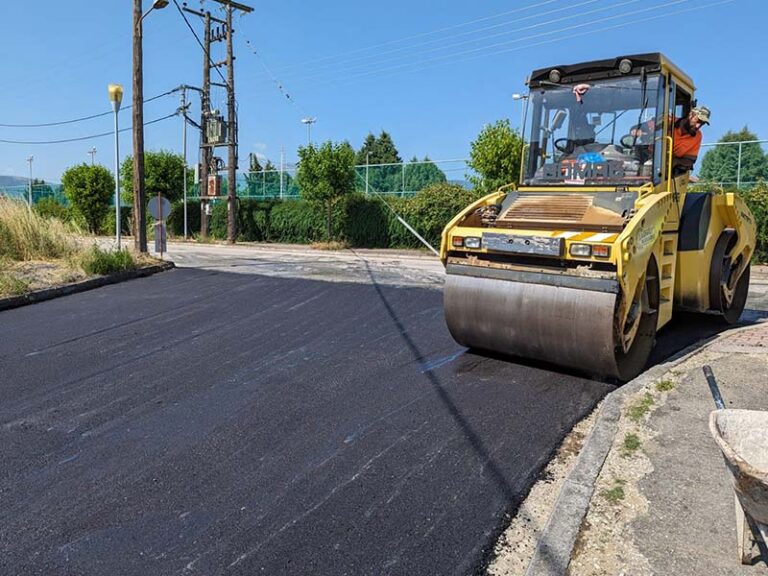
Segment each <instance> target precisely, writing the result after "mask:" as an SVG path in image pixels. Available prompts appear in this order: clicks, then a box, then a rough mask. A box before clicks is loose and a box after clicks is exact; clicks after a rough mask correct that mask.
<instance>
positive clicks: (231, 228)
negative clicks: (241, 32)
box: [227, 4, 237, 244]
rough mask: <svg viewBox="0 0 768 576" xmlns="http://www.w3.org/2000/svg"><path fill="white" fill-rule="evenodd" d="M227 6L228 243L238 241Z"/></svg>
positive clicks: (231, 55)
mask: <svg viewBox="0 0 768 576" xmlns="http://www.w3.org/2000/svg"><path fill="white" fill-rule="evenodd" d="M233 11H234V8H233V7H232V5H231V4H229V5H228V6H227V124H228V126H227V128H228V129H227V135H228V138H227V139H228V140H229V142H227V242H228V243H229V244H234V243H235V240H236V239H237V116H236V114H235V55H234V53H233V49H232V34H233V33H234V30H233V29H232V12H233Z"/></svg>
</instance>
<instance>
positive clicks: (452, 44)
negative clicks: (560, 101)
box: [304, 0, 690, 78]
mask: <svg viewBox="0 0 768 576" xmlns="http://www.w3.org/2000/svg"><path fill="white" fill-rule="evenodd" d="M594 1H597V0H586V1H585V2H582V3H580V4H574V5H573V6H569V8H575V7H578V6H582V5H584V4H590V3H592V2H594ZM637 2H640V0H625V1H624V2H619V3H618V4H613V5H611V6H604V7H602V8H595V9H594V10H588V11H586V12H580V13H574V14H570V15H568V16H562V17H560V18H554V19H552V20H547V21H544V22H537V23H535V24H529V25H528V26H523V27H521V28H516V29H514V30H507V31H505V32H497V33H496V34H490V35H485V36H483V37H482V38H479V39H469V40H462V41H459V42H449V43H445V44H443V45H441V46H438V47H437V48H430V49H427V50H421V51H419V52H417V53H412V54H408V55H403V56H394V57H391V58H384V59H382V60H379V61H378V62H369V63H364V64H357V65H354V66H350V67H347V68H342V69H339V70H338V72H351V71H354V70H357V69H365V68H368V67H370V66H371V65H381V64H385V63H387V62H397V61H399V60H402V59H403V58H404V57H407V58H408V59H409V60H411V59H413V57H414V56H416V55H426V54H430V53H433V52H443V51H445V50H450V49H451V48H457V47H459V46H465V45H467V44H474V43H477V42H480V41H486V40H490V39H492V38H497V37H499V36H509V35H511V34H517V33H519V32H523V31H525V30H532V29H534V28H541V27H542V26H551V25H552V24H557V23H559V22H563V21H566V20H573V19H574V18H579V19H582V18H583V17H584V16H587V15H590V14H596V13H599V12H605V11H606V10H613V9H615V8H620V7H622V6H626V5H628V4H636V3H637ZM675 2H690V0H675ZM558 11H559V10H558ZM628 14H631V12H630V13H628ZM621 16H622V15H619V16H611V17H609V18H607V19H609V20H610V19H614V18H618V17H621ZM602 21H603V20H593V21H591V22H590V23H586V24H581V25H580V26H587V25H589V24H594V23H595V22H602ZM514 22H515V21H512V22H510V23H514ZM564 29H565V30H567V29H568V28H561V29H558V30H556V31H549V32H545V33H543V34H541V35H549V34H554V33H556V32H559V31H561V30H564ZM541 35H539V36H541ZM531 37H534V38H535V37H537V36H526V37H524V38H518V39H517V40H512V41H510V42H520V41H522V40H524V39H527V38H531ZM430 43H432V42H430ZM497 45H498V44H493V45H491V46H497ZM488 47H489V46H485V47H480V48H478V50H480V49H484V48H488ZM324 74H327V72H323V71H318V72H317V73H310V74H307V75H305V76H304V78H313V77H319V76H323V75H324Z"/></svg>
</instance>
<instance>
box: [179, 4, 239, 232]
mask: <svg viewBox="0 0 768 576" xmlns="http://www.w3.org/2000/svg"><path fill="white" fill-rule="evenodd" d="M213 1H214V2H217V3H218V4H221V5H222V6H223V7H224V8H225V9H226V19H225V20H221V19H219V18H216V17H214V16H211V13H210V12H208V11H206V12H199V11H197V10H193V9H191V8H188V7H186V6H185V7H184V8H183V10H184V11H185V12H189V13H190V14H194V15H196V16H199V17H201V18H202V19H203V20H204V25H205V42H204V49H203V52H204V56H203V106H202V123H201V136H200V155H201V170H200V173H201V194H200V196H201V204H200V207H201V210H202V213H201V218H200V223H201V235H202V236H203V237H206V235H207V226H208V214H207V210H206V209H207V206H208V201H209V200H208V198H210V196H209V192H210V190H208V176H209V174H211V173H213V174H214V175H215V176H218V174H217V172H218V169H219V167H218V165H219V162H218V161H217V160H215V159H214V150H215V148H217V147H219V146H222V147H223V146H226V147H227V240H228V241H229V242H230V243H234V242H235V239H236V238H237V218H236V217H237V164H238V159H237V143H238V126H237V111H236V108H235V105H236V99H235V66H234V64H235V55H234V49H233V35H234V33H235V30H234V27H233V25H232V20H233V14H234V11H235V10H239V11H241V12H243V13H246V14H248V13H250V12H252V11H253V8H251V7H250V6H246V5H245V4H241V3H239V2H235V1H234V0H213ZM212 22H215V23H217V24H220V25H222V27H223V33H222V27H217V28H216V30H215V33H214V32H212V30H211V23H212ZM222 40H224V41H225V42H226V49H227V56H226V59H225V60H224V61H223V62H217V63H214V62H212V61H211V43H212V42H220V41H222ZM222 66H226V67H227V79H226V84H220V83H217V82H213V83H212V82H211V69H212V68H216V69H217V70H219V69H220V68H221V67H222ZM212 84H213V85H215V86H220V87H222V88H226V89H227V121H226V130H223V129H222V126H221V125H222V123H223V122H222V119H221V118H220V117H218V116H217V115H215V114H213V113H212V112H211V109H210V101H211V93H210V90H211V85H212ZM224 133H226V138H221V137H220V136H221V135H222V134H224ZM222 140H225V141H222ZM214 163H215V164H214ZM214 193H215V194H216V195H218V180H215V181H214Z"/></svg>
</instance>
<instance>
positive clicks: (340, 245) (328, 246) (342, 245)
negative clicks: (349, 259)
mask: <svg viewBox="0 0 768 576" xmlns="http://www.w3.org/2000/svg"><path fill="white" fill-rule="evenodd" d="M347 248H349V243H348V242H337V241H336V240H333V241H331V242H314V243H312V249H313V250H346V249H347Z"/></svg>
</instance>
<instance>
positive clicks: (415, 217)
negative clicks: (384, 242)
mask: <svg viewBox="0 0 768 576" xmlns="http://www.w3.org/2000/svg"><path fill="white" fill-rule="evenodd" d="M478 196H479V193H478V192H475V191H472V190H467V189H465V188H463V187H461V186H459V185H457V184H447V183H443V184H432V185H431V186H427V187H426V188H424V190H422V191H421V192H419V193H418V194H416V195H415V196H414V197H413V198H410V199H392V200H390V199H387V203H388V204H390V205H391V206H392V207H393V208H394V209H395V211H396V212H397V213H398V214H399V215H400V216H401V217H402V218H403V219H404V220H405V221H406V222H408V224H410V225H411V226H412V227H413V228H414V229H415V230H416V231H417V232H418V233H419V234H420V235H421V236H423V237H424V239H425V240H426V241H427V242H429V243H430V244H431V245H432V246H433V247H435V248H438V247H439V246H440V236H441V235H442V233H443V228H445V226H446V224H448V222H450V221H451V219H453V217H454V216H456V214H458V213H459V212H460V211H461V210H463V209H464V208H466V207H467V205H469V204H470V203H471V202H473V201H474V200H476V199H477V198H478ZM389 236H390V246H392V247H410V248H416V247H422V246H423V245H422V244H421V242H420V241H419V240H418V239H417V238H416V237H415V236H414V235H413V234H412V233H411V232H409V231H408V230H407V229H406V228H405V227H404V226H403V225H402V224H401V223H400V222H399V221H398V220H397V219H396V218H395V216H394V215H390V224H389Z"/></svg>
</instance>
